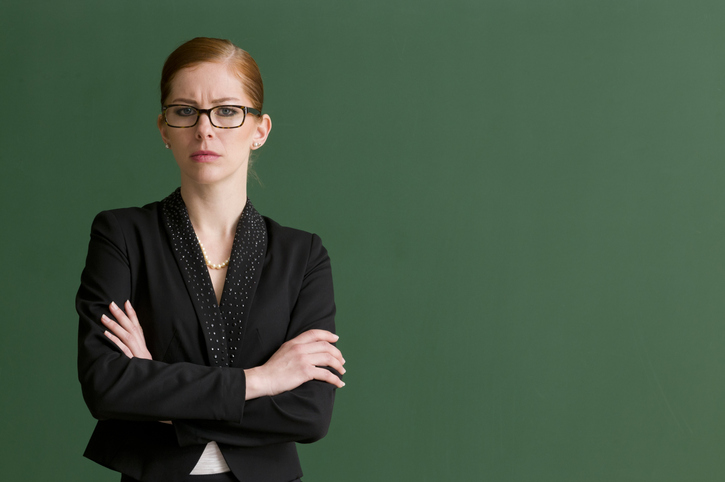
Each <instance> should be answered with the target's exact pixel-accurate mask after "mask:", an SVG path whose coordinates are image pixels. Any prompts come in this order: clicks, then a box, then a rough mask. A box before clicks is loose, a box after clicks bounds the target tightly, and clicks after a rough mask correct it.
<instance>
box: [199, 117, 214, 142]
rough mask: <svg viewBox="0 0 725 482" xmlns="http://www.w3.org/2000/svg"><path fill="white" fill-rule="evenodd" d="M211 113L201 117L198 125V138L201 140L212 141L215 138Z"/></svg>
mask: <svg viewBox="0 0 725 482" xmlns="http://www.w3.org/2000/svg"><path fill="white" fill-rule="evenodd" d="M209 115H210V113H209V112H204V113H202V114H201V115H199V120H198V121H197V123H196V126H195V127H196V137H197V138H199V139H211V138H212V137H214V126H213V125H211V117H209Z"/></svg>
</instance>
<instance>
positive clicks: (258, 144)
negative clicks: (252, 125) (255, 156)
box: [252, 142, 261, 147]
mask: <svg viewBox="0 0 725 482" xmlns="http://www.w3.org/2000/svg"><path fill="white" fill-rule="evenodd" d="M252 145H253V146H254V147H259V146H261V144H260V143H259V142H255V143H254V144H252Z"/></svg>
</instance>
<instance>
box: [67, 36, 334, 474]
mask: <svg viewBox="0 0 725 482" xmlns="http://www.w3.org/2000/svg"><path fill="white" fill-rule="evenodd" d="M262 102H263V88H262V80H261V77H260V74H259V70H258V68H257V65H256V63H255V62H254V60H253V59H252V58H251V57H250V56H249V55H248V54H247V53H246V52H244V51H243V50H241V49H239V48H238V47H236V46H234V45H233V44H232V43H231V42H229V41H227V40H219V39H208V38H196V39H193V40H191V41H189V42H187V43H185V44H183V45H182V46H180V47H179V48H178V49H177V50H175V51H174V52H173V53H172V54H171V55H170V56H169V58H168V59H167V61H166V63H165V65H164V68H163V71H162V77H161V104H162V113H161V115H159V118H158V127H159V131H160V132H161V138H162V140H163V142H164V144H165V146H166V147H167V148H168V149H171V151H172V153H173V155H174V158H175V159H176V162H177V163H178V165H179V171H180V174H181V187H180V189H178V190H177V191H176V192H174V193H172V194H171V195H170V196H168V197H167V198H166V199H164V200H163V201H161V202H156V203H152V204H149V205H147V206H144V207H142V208H129V209H118V210H113V211H106V212H102V213H100V214H99V215H98V216H97V217H96V219H95V220H94V222H93V227H92V230H91V241H90V244H89V249H88V258H87V261H86V267H85V269H84V271H83V275H82V278H81V287H80V289H79V291H78V296H77V299H76V307H77V310H78V313H79V315H80V325H79V355H78V372H79V379H80V382H81V385H82V389H83V396H84V399H85V401H86V403H87V405H88V407H89V409H90V411H91V413H92V414H93V416H94V417H95V418H97V419H98V420H99V421H98V423H97V426H96V429H95V430H94V432H93V435H92V437H91V440H90V442H89V445H88V448H87V449H86V452H85V455H86V456H87V457H89V458H90V459H92V460H94V461H96V462H98V463H100V464H102V465H104V466H106V467H109V468H111V469H114V470H117V471H119V472H121V473H122V474H123V476H122V479H121V480H124V481H134V480H141V481H189V480H192V481H198V482H211V481H237V480H238V481H242V482H244V481H293V480H298V479H299V478H300V477H301V476H302V471H301V469H300V466H299V460H298V458H297V452H296V448H295V442H312V441H315V440H317V439H319V438H321V437H323V436H324V435H325V434H326V432H327V428H328V426H329V422H330V417H331V413H332V404H333V399H334V392H335V389H336V388H339V387H342V386H343V385H344V383H343V382H342V381H341V380H340V376H341V374H343V373H344V372H345V369H344V368H343V364H344V359H343V357H342V354H341V353H340V351H339V350H338V349H337V348H336V347H335V346H334V342H336V341H337V339H338V337H337V336H336V335H334V334H333V332H334V313H335V305H334V301H333V293H332V279H331V272H330V262H329V258H328V256H327V252H326V251H325V248H324V247H323V246H322V244H321V242H320V239H319V238H318V237H317V236H316V235H313V234H309V233H305V232H302V231H298V230H294V229H291V228H285V227H282V226H280V225H279V224H277V223H275V222H274V221H272V220H270V219H268V218H265V217H262V216H260V215H259V213H257V211H256V210H255V209H254V207H253V206H252V204H251V203H250V202H249V201H248V200H247V192H246V184H247V169H248V166H249V155H250V152H251V151H252V150H255V149H258V148H260V147H261V146H262V145H264V143H265V141H266V140H267V136H268V135H269V132H270V129H271V127H272V123H271V120H270V118H269V116H268V115H266V114H262V112H263V111H262Z"/></svg>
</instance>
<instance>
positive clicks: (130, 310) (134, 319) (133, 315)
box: [123, 300, 141, 327]
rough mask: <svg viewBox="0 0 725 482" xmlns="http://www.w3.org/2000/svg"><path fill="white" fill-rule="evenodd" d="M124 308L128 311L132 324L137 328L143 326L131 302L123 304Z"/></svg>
mask: <svg viewBox="0 0 725 482" xmlns="http://www.w3.org/2000/svg"><path fill="white" fill-rule="evenodd" d="M123 307H124V308H125V309H126V315H127V316H128V318H129V319H130V320H131V322H132V323H133V324H134V325H136V326H139V327H140V326H141V325H140V324H139V322H138V317H137V316H136V310H134V309H133V306H131V302H130V301H129V300H126V302H125V303H124V304H123Z"/></svg>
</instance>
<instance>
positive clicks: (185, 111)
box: [174, 105, 196, 117]
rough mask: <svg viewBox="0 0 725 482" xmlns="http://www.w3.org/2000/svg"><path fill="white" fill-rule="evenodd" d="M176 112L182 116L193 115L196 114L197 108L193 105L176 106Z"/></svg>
mask: <svg viewBox="0 0 725 482" xmlns="http://www.w3.org/2000/svg"><path fill="white" fill-rule="evenodd" d="M174 114H175V115H178V116H180V117H191V116H194V115H196V109H194V108H193V107H189V106H185V105H182V106H178V107H174Z"/></svg>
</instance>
